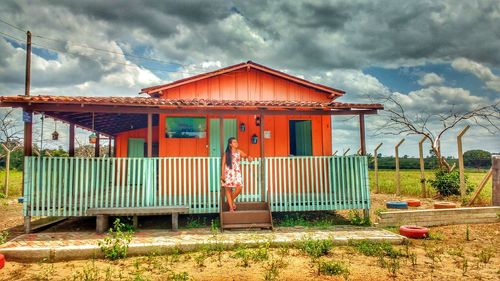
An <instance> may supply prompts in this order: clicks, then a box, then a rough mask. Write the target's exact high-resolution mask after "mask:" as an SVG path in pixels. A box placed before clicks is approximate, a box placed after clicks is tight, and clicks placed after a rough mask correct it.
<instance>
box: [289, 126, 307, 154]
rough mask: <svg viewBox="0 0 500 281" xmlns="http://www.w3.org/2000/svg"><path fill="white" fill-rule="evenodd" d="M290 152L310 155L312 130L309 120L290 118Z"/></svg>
mask: <svg viewBox="0 0 500 281" xmlns="http://www.w3.org/2000/svg"><path fill="white" fill-rule="evenodd" d="M290 154H292V155H296V156H311V155H312V130H311V121H310V120H290Z"/></svg>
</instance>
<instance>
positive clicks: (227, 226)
mask: <svg viewBox="0 0 500 281" xmlns="http://www.w3.org/2000/svg"><path fill="white" fill-rule="evenodd" d="M244 228H246V229H249V228H263V229H271V228H273V226H272V225H271V224H270V223H232V224H224V229H244Z"/></svg>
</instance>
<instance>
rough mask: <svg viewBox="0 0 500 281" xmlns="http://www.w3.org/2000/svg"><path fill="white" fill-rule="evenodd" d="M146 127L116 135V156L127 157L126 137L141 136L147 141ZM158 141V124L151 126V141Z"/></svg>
mask: <svg viewBox="0 0 500 281" xmlns="http://www.w3.org/2000/svg"><path fill="white" fill-rule="evenodd" d="M147 136H148V130H147V128H143V129H135V130H130V131H125V132H121V133H119V134H117V135H116V139H115V143H116V144H115V146H116V148H115V149H116V157H127V150H128V139H129V138H143V139H144V140H145V141H146V142H147ZM155 142H158V126H153V143H155Z"/></svg>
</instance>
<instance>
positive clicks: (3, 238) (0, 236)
mask: <svg viewBox="0 0 500 281" xmlns="http://www.w3.org/2000/svg"><path fill="white" fill-rule="evenodd" d="M7 237H9V232H8V231H7V230H4V231H2V232H0V245H2V244H5V243H6V242H7Z"/></svg>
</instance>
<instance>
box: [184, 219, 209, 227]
mask: <svg viewBox="0 0 500 281" xmlns="http://www.w3.org/2000/svg"><path fill="white" fill-rule="evenodd" d="M206 226H207V221H206V218H205V217H203V218H196V217H189V218H188V220H187V222H186V228H201V227H206Z"/></svg>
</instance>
